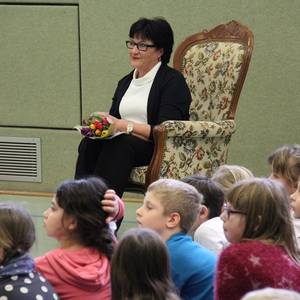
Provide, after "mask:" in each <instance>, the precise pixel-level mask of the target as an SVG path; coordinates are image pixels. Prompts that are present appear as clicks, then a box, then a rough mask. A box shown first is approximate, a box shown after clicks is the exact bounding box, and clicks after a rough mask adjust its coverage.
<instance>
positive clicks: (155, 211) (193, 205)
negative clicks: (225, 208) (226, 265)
mask: <svg viewBox="0 0 300 300" xmlns="http://www.w3.org/2000/svg"><path fill="white" fill-rule="evenodd" d="M201 202H202V196H201V194H199V193H198V191H197V190H196V189H195V188H194V187H193V186H191V185H189V184H187V183H184V182H181V181H178V180H174V179H160V180H158V181H155V182H153V183H152V184H151V185H150V186H149V187H148V189H147V193H146V195H145V198H144V203H143V205H142V206H141V207H140V208H139V209H137V211H136V216H137V217H136V218H137V223H138V225H139V227H144V228H150V229H153V230H154V231H156V232H157V233H158V234H159V235H160V236H161V237H162V238H163V240H164V241H165V242H166V245H167V248H168V251H169V254H170V258H171V273H172V279H173V281H174V283H175V285H176V287H177V289H178V292H179V295H180V297H181V298H182V299H185V300H212V299H213V278H214V273H215V264H216V256H215V255H214V254H213V253H212V252H211V251H209V250H207V249H206V248H204V247H202V246H200V245H199V244H197V243H195V242H193V241H192V238H191V236H189V235H188V234H187V233H188V231H189V230H190V229H191V227H192V226H193V224H194V222H195V220H196V218H197V215H198V214H199V212H200V209H201Z"/></svg>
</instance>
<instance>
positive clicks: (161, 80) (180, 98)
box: [109, 64, 192, 139]
mask: <svg viewBox="0 0 300 300" xmlns="http://www.w3.org/2000/svg"><path fill="white" fill-rule="evenodd" d="M132 76H133V71H132V72H131V73H129V74H128V75H126V76H125V77H123V78H122V79H121V80H120V81H119V83H118V86H117V88H116V91H115V94H114V97H113V99H112V100H113V101H112V106H111V108H110V111H109V113H110V114H111V115H112V116H114V117H116V118H121V116H120V112H119V106H120V102H121V99H122V97H123V96H124V94H125V92H126V91H127V89H128V87H129V85H130V82H131V80H132ZM191 101H192V98H191V94H190V90H189V88H188V86H187V84H186V81H185V79H184V77H183V75H182V74H181V73H180V72H178V71H177V70H175V69H173V68H170V67H168V66H167V65H164V64H162V65H161V66H160V68H159V70H158V72H157V73H156V76H155V78H154V81H153V84H152V87H151V89H150V93H149V98H148V104H147V119H148V124H149V125H151V133H150V139H152V130H153V127H154V126H155V125H158V124H160V123H162V122H164V121H167V120H189V107H190V104H191Z"/></svg>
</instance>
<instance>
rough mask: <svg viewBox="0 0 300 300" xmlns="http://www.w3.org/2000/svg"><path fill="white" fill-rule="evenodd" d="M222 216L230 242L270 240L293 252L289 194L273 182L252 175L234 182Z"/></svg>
mask: <svg viewBox="0 0 300 300" xmlns="http://www.w3.org/2000/svg"><path fill="white" fill-rule="evenodd" d="M226 198H227V201H228V202H227V207H226V208H225V209H224V211H223V213H222V215H221V217H222V219H223V221H224V232H225V235H226V238H227V239H228V241H229V242H232V243H234V242H240V241H241V240H244V239H257V240H266V241H271V242H273V243H276V244H280V245H283V246H285V247H287V248H288V249H289V251H290V252H292V253H294V250H295V237H294V232H293V226H292V221H291V215H290V208H289V201H288V195H287V193H286V191H285V190H284V188H283V187H282V186H281V185H280V184H278V183H277V182H275V181H272V180H269V179H265V178H254V179H248V180H243V181H240V182H238V183H236V184H235V185H234V186H233V187H232V188H231V189H230V190H229V192H228V195H227V197H226Z"/></svg>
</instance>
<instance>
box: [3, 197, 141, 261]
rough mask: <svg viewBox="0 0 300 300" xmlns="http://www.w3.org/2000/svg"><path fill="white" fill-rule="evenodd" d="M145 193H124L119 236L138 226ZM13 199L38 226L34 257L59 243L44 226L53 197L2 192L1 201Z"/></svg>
mask: <svg viewBox="0 0 300 300" xmlns="http://www.w3.org/2000/svg"><path fill="white" fill-rule="evenodd" d="M142 199H143V195H138V194H129V193H125V194H124V201H125V207H126V209H125V216H124V219H123V222H122V224H121V227H120V229H119V232H118V237H121V236H122V234H123V233H124V232H125V231H126V230H127V229H129V228H131V227H135V226H136V221H135V211H136V209H137V208H138V207H140V206H141V202H142ZM3 201H11V202H18V203H21V204H22V205H24V206H25V207H26V208H27V209H28V210H29V211H30V213H31V216H32V218H33V221H34V224H35V227H36V236H37V237H36V242H35V244H34V245H33V247H32V249H31V253H32V255H33V256H34V257H36V256H39V255H42V254H43V253H45V252H47V251H49V250H51V249H53V248H55V247H56V246H57V243H56V241H55V240H54V239H52V238H49V237H48V236H47V235H46V233H45V231H44V228H43V217H42V214H43V211H44V210H45V209H46V208H47V207H48V206H49V204H50V201H51V197H50V196H49V197H48V196H43V197H42V196H28V195H26V196H24V195H8V194H0V202H3Z"/></svg>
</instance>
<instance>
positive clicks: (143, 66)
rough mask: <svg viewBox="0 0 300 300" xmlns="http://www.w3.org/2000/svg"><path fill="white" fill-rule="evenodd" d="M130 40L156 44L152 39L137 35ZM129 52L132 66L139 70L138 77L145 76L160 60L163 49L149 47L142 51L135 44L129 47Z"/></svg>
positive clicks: (136, 42)
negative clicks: (131, 47)
mask: <svg viewBox="0 0 300 300" xmlns="http://www.w3.org/2000/svg"><path fill="white" fill-rule="evenodd" d="M130 41H132V42H134V43H135V44H145V45H154V43H153V42H152V41H151V40H148V39H145V38H142V37H137V36H135V37H134V38H131V39H130ZM128 53H129V59H130V64H131V66H132V67H133V68H135V69H136V70H137V72H138V74H137V75H138V77H143V76H144V75H145V74H146V73H147V72H149V71H150V70H151V69H152V68H153V67H154V66H155V65H156V64H157V63H158V62H159V61H160V57H161V56H162V55H163V49H157V48H155V47H148V48H147V49H146V51H142V50H139V49H138V47H137V45H135V46H134V47H133V49H128Z"/></svg>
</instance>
